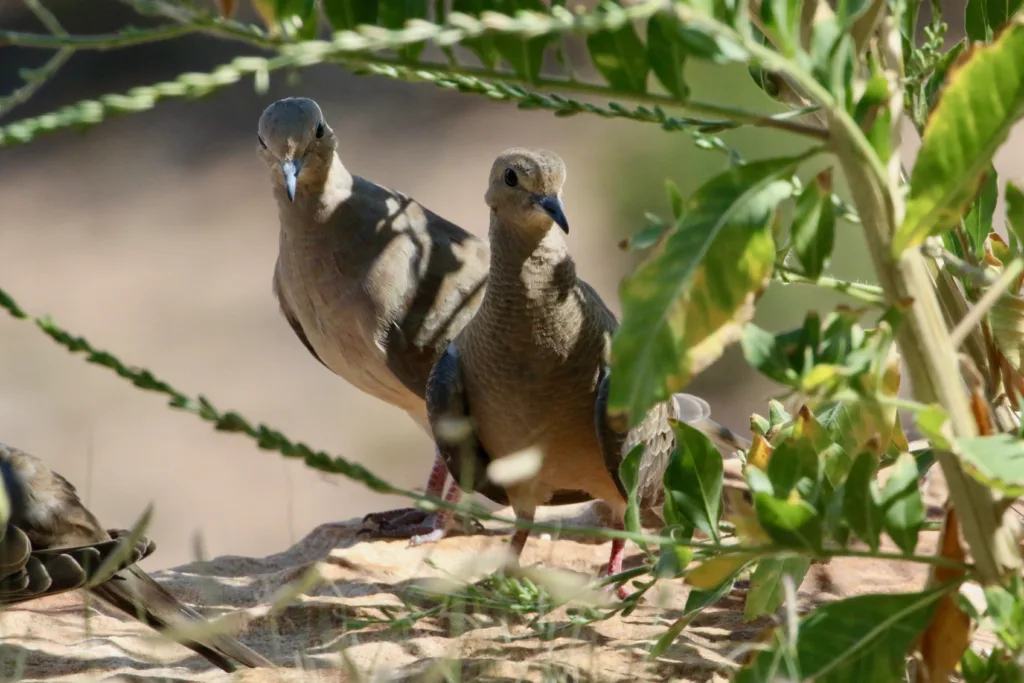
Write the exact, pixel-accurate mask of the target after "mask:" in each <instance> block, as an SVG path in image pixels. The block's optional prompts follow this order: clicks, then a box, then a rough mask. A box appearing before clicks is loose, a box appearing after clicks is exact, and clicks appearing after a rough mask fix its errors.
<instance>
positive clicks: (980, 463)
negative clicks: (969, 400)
mask: <svg viewBox="0 0 1024 683" xmlns="http://www.w3.org/2000/svg"><path fill="white" fill-rule="evenodd" d="M957 443H958V444H959V446H960V459H961V461H962V462H963V464H964V468H965V469H966V470H967V471H968V473H970V474H971V476H973V477H974V478H975V479H977V480H978V481H980V482H981V483H983V484H985V485H986V486H990V487H992V488H994V489H996V490H998V491H1000V492H1001V493H1002V494H1003V495H1005V496H1007V497H1010V498H1018V497H1020V496H1024V440H1021V439H1019V438H1017V437H1016V436H1014V435H1012V434H996V435H994V436H978V437H974V438H971V439H960V440H959V441H958V442H957Z"/></svg>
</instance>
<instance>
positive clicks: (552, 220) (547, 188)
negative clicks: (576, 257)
mask: <svg viewBox="0 0 1024 683" xmlns="http://www.w3.org/2000/svg"><path fill="white" fill-rule="evenodd" d="M563 184H565V163H563V162H562V159H561V157H559V156H558V155H557V154H555V153H554V152H549V151H547V150H546V149H525V148H521V147H517V148H513V149H506V150H505V151H504V152H502V153H501V154H500V155H499V156H498V158H497V159H495V160H494V165H493V166H491V177H490V183H489V184H488V186H487V194H486V195H485V199H486V201H487V205H488V206H490V207H491V211H492V212H493V213H494V215H495V216H497V217H498V218H499V219H500V220H502V222H503V223H504V224H506V225H516V226H519V227H521V228H523V229H526V230H537V231H542V232H547V230H549V229H550V228H551V226H552V225H558V227H560V228H561V229H562V231H563V232H565V233H566V234H568V232H569V221H567V220H566V218H565V211H564V210H563V208H562V197H561V195H562V185H563Z"/></svg>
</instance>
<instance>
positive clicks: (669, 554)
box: [654, 545, 693, 579]
mask: <svg viewBox="0 0 1024 683" xmlns="http://www.w3.org/2000/svg"><path fill="white" fill-rule="evenodd" d="M692 559H693V548H690V547H688V546H684V545H663V546H661V551H660V552H659V554H658V563H657V564H656V565H655V566H654V575H655V576H657V577H658V578H670V579H674V578H676V577H677V576H679V575H680V574H682V573H683V570H684V569H686V567H687V565H689V564H690V560H692Z"/></svg>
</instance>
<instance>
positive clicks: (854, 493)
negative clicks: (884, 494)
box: [843, 452, 883, 551]
mask: <svg viewBox="0 0 1024 683" xmlns="http://www.w3.org/2000/svg"><path fill="white" fill-rule="evenodd" d="M877 472H878V458H877V457H876V456H875V455H874V454H872V453H868V452H864V453H861V454H860V455H858V456H857V457H856V458H855V459H854V461H853V467H852V468H850V474H849V475H848V476H847V478H846V484H845V485H844V487H843V513H844V514H845V515H846V521H847V522H848V523H849V525H850V528H851V529H853V533H855V534H857V538H859V539H860V540H862V541H863V542H864V543H866V544H867V545H868V547H869V548H871V549H872V550H876V551H877V550H878V543H879V538H880V537H881V535H882V526H883V515H882V502H881V496H880V494H879V492H878V483H877V482H876V481H875V474H877Z"/></svg>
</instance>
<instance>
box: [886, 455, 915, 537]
mask: <svg viewBox="0 0 1024 683" xmlns="http://www.w3.org/2000/svg"><path fill="white" fill-rule="evenodd" d="M882 511H883V514H884V515H885V530H886V532H887V533H888V534H889V536H890V537H892V540H893V541H895V542H896V545H897V546H899V548H900V550H902V551H903V552H905V553H907V554H908V555H909V554H911V553H913V552H914V548H916V547H917V537H918V534H919V533H920V532H921V527H922V526H924V501H922V500H921V489H920V485H919V483H918V480H917V461H916V460H914V456H912V455H911V454H910V453H902V454H901V455H900V457H898V458H897V459H896V464H895V465H893V466H892V471H891V472H890V473H889V478H888V479H887V480H886V482H885V486H884V487H883V488H882Z"/></svg>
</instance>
